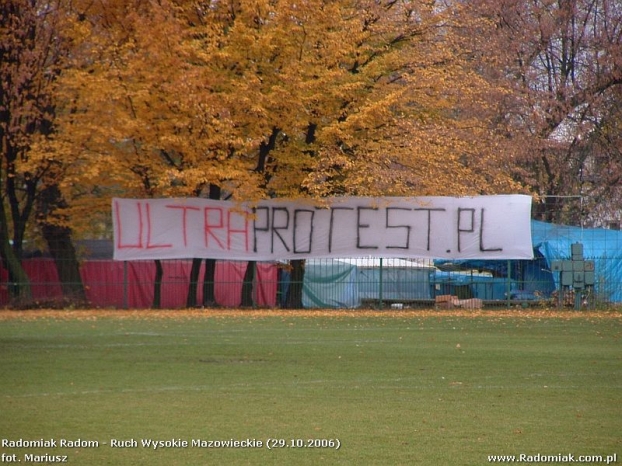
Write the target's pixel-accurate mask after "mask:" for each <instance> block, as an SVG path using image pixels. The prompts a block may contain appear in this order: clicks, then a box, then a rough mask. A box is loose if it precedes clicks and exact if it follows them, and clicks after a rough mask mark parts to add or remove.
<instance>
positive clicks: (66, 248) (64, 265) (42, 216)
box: [37, 183, 86, 303]
mask: <svg viewBox="0 0 622 466" xmlns="http://www.w3.org/2000/svg"><path fill="white" fill-rule="evenodd" d="M65 206H66V204H65V201H64V200H63V198H62V195H61V192H60V189H59V187H58V185H57V184H55V183H51V184H49V185H47V186H44V187H43V188H42V189H41V191H40V192H39V196H38V198H37V220H38V222H39V226H40V228H41V233H42V234H43V238H44V239H45V242H46V243H47V246H48V250H49V251H50V254H51V255H52V258H54V264H55V265H56V271H57V273H58V278H59V280H60V282H61V288H62V290H63V298H65V300H66V301H67V302H71V303H85V302H86V293H85V291H84V285H83V283H82V277H81V276H80V266H79V265H78V258H77V255H76V250H75V248H74V246H73V243H72V241H71V230H70V229H69V228H68V227H65V226H62V225H58V224H55V223H53V219H52V215H54V214H57V213H58V211H59V210H62V209H63V208H64V207H65ZM60 215H61V219H62V214H60Z"/></svg>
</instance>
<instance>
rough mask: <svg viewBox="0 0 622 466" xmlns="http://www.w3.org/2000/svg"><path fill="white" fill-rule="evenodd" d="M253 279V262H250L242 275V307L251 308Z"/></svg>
mask: <svg viewBox="0 0 622 466" xmlns="http://www.w3.org/2000/svg"><path fill="white" fill-rule="evenodd" d="M254 279H255V261H250V262H249V263H248V265H247V266H246V272H245V273H244V282H243V284H242V307H252V306H253V280H254Z"/></svg>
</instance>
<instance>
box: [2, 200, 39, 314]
mask: <svg viewBox="0 0 622 466" xmlns="http://www.w3.org/2000/svg"><path fill="white" fill-rule="evenodd" d="M0 256H1V257H2V263H3V266H4V268H5V269H6V270H7V272H8V274H9V286H8V288H9V293H10V295H11V298H12V299H13V301H14V302H16V303H27V302H29V301H30V300H31V299H32V291H31V288H30V280H29V278H28V275H26V272H25V271H24V268H23V267H22V264H21V263H20V261H19V258H18V257H17V256H16V255H15V253H14V252H13V248H12V247H11V242H10V241H9V231H8V228H7V220H6V211H5V210H4V203H2V202H0Z"/></svg>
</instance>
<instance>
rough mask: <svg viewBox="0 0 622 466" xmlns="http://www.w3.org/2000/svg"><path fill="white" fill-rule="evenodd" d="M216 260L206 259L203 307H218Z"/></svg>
mask: <svg viewBox="0 0 622 466" xmlns="http://www.w3.org/2000/svg"><path fill="white" fill-rule="evenodd" d="M215 281H216V259H205V275H203V306H205V307H214V306H216V291H215Z"/></svg>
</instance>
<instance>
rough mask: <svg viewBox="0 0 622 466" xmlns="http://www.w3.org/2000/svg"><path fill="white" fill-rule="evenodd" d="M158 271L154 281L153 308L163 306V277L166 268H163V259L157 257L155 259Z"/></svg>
mask: <svg viewBox="0 0 622 466" xmlns="http://www.w3.org/2000/svg"><path fill="white" fill-rule="evenodd" d="M154 262H155V267H156V272H155V280H154V282H153V304H152V305H151V307H152V308H153V309H160V307H162V277H163V276H164V269H163V268H162V261H161V260H159V259H157V260H155V261H154Z"/></svg>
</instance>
